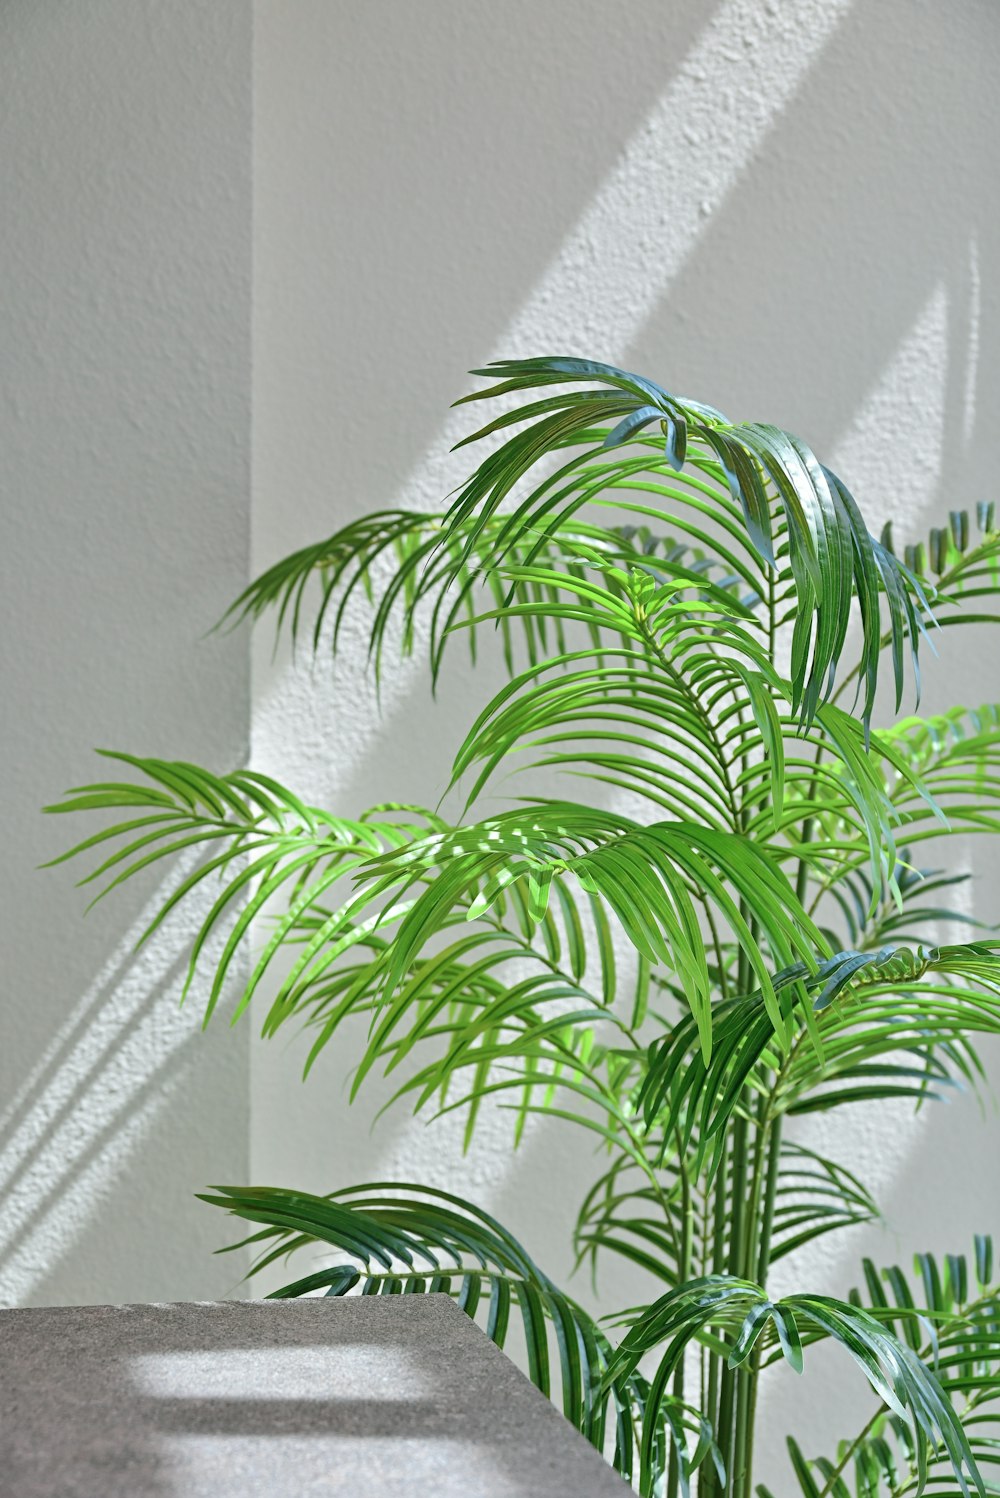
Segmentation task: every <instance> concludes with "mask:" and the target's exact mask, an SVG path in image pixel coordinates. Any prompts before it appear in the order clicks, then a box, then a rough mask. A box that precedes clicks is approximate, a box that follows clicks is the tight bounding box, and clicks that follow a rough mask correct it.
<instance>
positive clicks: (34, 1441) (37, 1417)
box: [0, 1295, 628, 1498]
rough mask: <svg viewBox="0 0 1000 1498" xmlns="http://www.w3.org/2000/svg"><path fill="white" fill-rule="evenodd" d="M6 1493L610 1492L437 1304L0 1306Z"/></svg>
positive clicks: (564, 1434)
mask: <svg viewBox="0 0 1000 1498" xmlns="http://www.w3.org/2000/svg"><path fill="white" fill-rule="evenodd" d="M0 1486H2V1489H3V1493H4V1495H5V1498H230V1495H232V1498H237V1495H238V1498H279V1495H280V1498H284V1495H288V1498H313V1495H316V1498H318V1495H323V1498H334V1495H336V1498H369V1495H370V1498H375V1495H378V1498H384V1495H385V1494H386V1493H387V1492H399V1493H405V1494H407V1495H408V1498H425V1495H426V1498H528V1495H531V1498H622V1495H624V1494H626V1493H627V1492H628V1489H627V1488H626V1487H625V1485H624V1484H623V1483H622V1482H621V1480H620V1478H619V1477H618V1476H617V1475H616V1474H615V1473H614V1472H613V1471H612V1470H611V1468H610V1467H608V1466H606V1464H605V1463H604V1462H603V1461H602V1459H601V1457H600V1456H599V1455H598V1454H597V1452H596V1451H594V1450H593V1449H592V1448H591V1447H590V1446H589V1445H588V1444H587V1442H586V1441H584V1440H583V1438H582V1437H581V1436H580V1435H578V1434H577V1432H576V1431H575V1430H573V1429H572V1428H571V1427H570V1425H569V1424H568V1423H567V1422H566V1421H565V1420H563V1418H562V1416H561V1415H560V1414H559V1413H558V1412H557V1411H556V1410H555V1408H554V1407H553V1406H552V1405H551V1404H550V1403H549V1401H548V1400H547V1399H545V1398H544V1396H543V1395H541V1394H540V1393H539V1392H538V1390H537V1389H535V1388H534V1387H533V1386H532V1385H531V1384H530V1383H529V1382H528V1380H527V1379H526V1378H524V1376H523V1375H522V1374H521V1373H520V1372H519V1371H518V1370H517V1369H516V1368H515V1367H514V1365H513V1363H511V1362H510V1360H509V1359H508V1358H506V1357H505V1356H504V1354H503V1353H501V1352H500V1351H499V1350H498V1349H497V1348H496V1347H494V1346H493V1344H492V1343H491V1342H490V1341H489V1340H488V1339H487V1338H486V1337H485V1336H484V1335H483V1333H482V1332H481V1331H480V1330H479V1329H478V1327H476V1326H475V1325H474V1324H473V1323H472V1322H471V1321H470V1320H469V1318H468V1317H467V1316H465V1315H464V1314H463V1313H462V1312H461V1311H459V1310H458V1308H457V1307H456V1306H455V1304H454V1303H453V1302H452V1301H451V1300H450V1299H449V1298H448V1297H447V1296H445V1295H433V1296H416V1295H415V1296H407V1297H405V1298H400V1299H395V1298H393V1299H389V1298H385V1299H377V1298H374V1297H372V1298H359V1297H355V1298H348V1299H345V1300H332V1299H331V1300H326V1299H323V1300H315V1299H310V1300H297V1301H220V1302H205V1303H194V1304H182V1305H137V1306H65V1307H62V1306H60V1307H55V1308H52V1309H39V1310H35V1309H31V1310H4V1311H0Z"/></svg>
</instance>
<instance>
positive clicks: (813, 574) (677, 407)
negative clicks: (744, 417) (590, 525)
mask: <svg viewBox="0 0 1000 1498" xmlns="http://www.w3.org/2000/svg"><path fill="white" fill-rule="evenodd" d="M473 373H474V374H476V375H485V376H487V377H491V378H494V379H496V380H498V382H499V383H497V384H495V385H493V386H491V387H489V388H488V389H486V390H480V391H476V392H474V393H473V394H472V395H468V396H465V397H463V401H470V400H484V399H489V398H491V397H494V396H502V397H510V396H516V395H520V394H522V393H524V392H526V391H529V390H533V389H537V388H539V387H543V386H558V385H562V386H566V385H578V384H581V383H582V384H587V385H597V386H598V387H599V388H598V389H596V390H594V389H588V390H584V391H580V390H576V389H573V390H565V389H564V390H563V391H562V392H561V393H560V394H559V395H555V396H551V397H548V398H546V399H544V400H542V401H532V402H529V403H528V404H527V405H525V406H521V407H520V408H516V409H515V410H513V411H511V410H507V411H505V412H504V413H503V414H502V415H500V416H499V417H496V418H495V419H494V420H493V421H492V422H489V423H487V425H486V426H484V427H482V428H481V429H480V430H479V431H478V432H476V433H474V434H473V435H472V436H471V437H468V438H466V439H465V441H466V442H474V441H477V440H479V439H481V438H485V437H488V436H492V435H493V434H494V433H496V432H499V431H501V430H503V429H504V428H506V427H508V426H511V425H513V424H514V423H519V422H524V421H528V422H529V423H530V424H529V425H528V426H527V427H526V428H525V429H524V430H523V431H520V432H518V433H517V434H516V435H514V436H512V437H508V438H507V439H506V440H505V441H504V443H503V445H502V446H501V447H500V448H499V449H497V450H496V451H495V452H493V453H492V454H491V455H490V456H489V457H488V458H486V459H485V460H484V462H483V463H482V464H481V465H480V467H479V469H478V470H477V471H476V473H475V474H474V475H473V476H472V478H471V479H470V480H469V482H468V483H467V484H466V486H465V487H464V489H462V491H461V492H460V494H459V495H458V497H457V499H456V500H455V503H454V504H453V506H452V508H451V509H450V510H449V512H448V515H447V517H446V523H445V528H446V532H448V531H450V530H451V528H452V527H455V526H461V525H465V523H466V522H467V521H469V520H470V519H471V518H472V517H475V524H474V526H473V531H472V537H473V538H474V537H477V536H478V535H480V534H481V529H482V527H483V526H484V525H486V524H487V523H489V522H490V521H491V520H492V519H493V518H494V517H495V516H496V515H497V513H498V511H499V509H500V506H501V505H502V504H503V502H504V501H505V500H506V499H507V497H508V496H509V495H510V494H511V493H512V491H513V490H514V488H515V486H516V485H517V484H518V483H519V481H520V480H521V479H522V478H524V476H525V475H526V474H527V473H528V472H529V471H530V470H531V469H532V468H533V467H534V465H535V464H536V463H537V462H538V460H539V459H540V458H541V457H542V456H544V455H545V454H547V453H550V452H552V451H553V450H559V449H567V448H573V447H579V448H582V449H583V451H582V453H581V452H576V453H574V456H572V457H570V458H569V459H568V460H567V461H565V462H563V463H562V464H561V465H560V466H558V467H557V469H556V471H555V472H554V473H550V474H548V475H547V476H546V477H545V478H543V479H542V481H541V482H540V483H539V484H537V485H536V487H535V488H534V489H533V490H532V491H531V493H530V494H529V495H528V496H527V497H526V498H524V499H522V500H521V501H520V503H519V504H518V505H517V507H516V508H515V509H514V510H513V512H512V513H511V514H509V515H508V516H507V518H506V520H505V523H504V525H503V526H502V528H501V529H500V531H499V534H498V535H497V538H496V559H497V561H500V560H502V559H503V558H504V557H505V556H506V554H507V551H508V549H509V548H510V547H511V546H512V545H514V544H515V543H516V542H518V540H520V539H521V538H523V536H524V534H525V531H526V529H527V528H529V527H530V528H531V529H532V530H534V531H536V532H541V534H542V535H548V534H551V533H552V532H554V531H555V530H556V529H558V527H559V526H560V525H561V524H562V523H563V522H564V520H565V519H566V518H567V517H568V516H570V515H572V514H575V513H576V511H577V510H578V509H579V508H580V507H581V506H582V505H584V504H585V503H586V502H587V500H588V499H589V498H591V497H592V494H593V493H594V492H595V490H596V488H597V481H596V480H595V478H594V476H593V467H594V465H593V460H594V458H595V457H596V456H597V455H598V454H599V453H601V452H602V451H606V450H607V449H609V448H611V449H613V448H617V447H620V446H622V445H623V444H625V443H634V442H636V441H643V440H646V441H647V445H651V444H649V442H648V439H642V438H640V436H639V434H640V433H642V432H643V431H645V430H647V429H648V428H650V427H652V426H655V427H657V428H658V430H659V432H660V433H661V434H662V435H661V438H660V441H661V443H665V454H664V460H663V461H660V460H659V459H653V458H652V457H647V458H644V459H643V465H644V467H645V468H648V469H650V470H652V472H654V473H655V472H657V471H663V472H666V473H670V472H671V470H672V471H674V472H681V471H683V469H684V466H685V463H689V464H691V465H692V466H693V467H694V468H695V469H696V470H697V472H698V474H699V476H704V477H706V478H708V479H709V481H710V484H711V483H712V482H714V483H715V484H717V485H719V486H721V487H720V488H718V489H716V490H715V492H714V494H712V500H713V503H714V505H715V508H716V511H717V515H718V517H722V516H726V517H727V518H728V519H729V520H730V521H732V520H733V518H734V517H735V518H738V519H740V520H741V521H742V524H743V525H744V527H745V530H746V535H747V537H748V538H749V541H750V544H751V547H752V549H753V551H754V553H755V554H756V556H757V558H758V559H759V560H761V561H763V562H764V563H766V564H769V565H772V566H774V565H776V562H777V556H776V536H777V531H778V525H777V521H776V518H775V512H776V513H777V515H780V524H781V527H782V529H783V532H784V535H785V537H786V540H787V548H788V566H789V568H790V571H791V575H792V578H793V580H794V584H795V589H796V597H797V608H796V620H795V632H794V641H793V646H792V673H791V674H792V684H793V697H794V704H795V707H796V709H799V708H801V711H802V714H803V717H804V718H805V720H806V721H808V720H809V719H810V718H811V717H812V714H813V713H814V711H815V709H816V707H817V705H818V704H819V703H820V702H821V701H824V700H825V699H826V697H827V696H828V695H829V692H830V690H831V689H832V685H833V677H834V674H835V672H836V668H837V664H838V661H839V659H840V654H841V651H842V649H843V646H844V642H845V639H846V636H847V629H848V624H849V619H850V611H851V603H852V598H853V597H855V596H856V597H857V598H858V601H859V606H860V615H861V621H862V632H863V646H862V661H861V674H862V676H863V678H864V680H865V683H866V694H865V708H864V711H865V716H866V718H867V717H868V716H869V715H870V713H871V709H872V706H873V704H874V694H875V687H876V681H877V676H878V665H879V654H880V637H881V618H880V601H879V600H880V594H881V595H884V597H885V600H886V603H887V608H888V618H889V631H890V636H891V640H892V660H893V673H894V676H895V681H896V695H897V700H900V699H901V694H902V688H903V649H904V643H905V642H906V641H907V640H908V641H909V643H910V647H911V649H912V650H913V651H914V652H915V651H916V645H917V635H918V633H919V629H920V619H919V608H920V607H921V606H922V600H921V596H920V595H921V590H920V586H919V584H918V583H917V582H916V580H915V579H914V578H913V576H912V574H910V573H909V571H908V570H907V569H906V568H905V567H904V566H903V565H902V564H901V563H899V562H898V561H897V559H896V558H895V557H894V556H893V555H892V554H891V553H890V552H888V551H887V550H886V549H885V548H884V547H883V546H882V545H881V544H880V543H879V542H877V541H876V540H875V539H874V537H872V536H871V535H870V534H869V532H868V530H867V528H866V527H865V525H864V522H863V520H862V518H861V514H860V512H859V510H858V507H857V505H856V503H855V501H854V499H853V497H852V495H851V494H850V492H849V491H848V489H847V488H846V486H845V485H844V484H843V482H842V481H841V480H840V479H839V478H837V476H836V475H835V474H833V473H832V472H831V471H830V470H829V469H827V468H825V467H823V465H822V464H821V463H820V462H819V461H818V460H817V458H816V457H815V456H814V454H813V453H812V452H811V451H810V449H809V448H808V447H807V446H806V445H805V444H804V443H803V442H801V441H800V440H799V439H797V438H795V437H792V436H790V435H789V434H788V433H787V432H782V431H780V430H779V429H778V428H777V427H773V426H766V425H760V424H754V423H739V424H733V423H731V422H729V421H727V420H726V418H725V417H724V416H723V415H722V414H721V412H719V411H716V410H714V409H713V408H711V407H708V406H705V405H702V404H701V403H699V402H695V401H689V400H682V399H680V398H678V397H675V396H673V395H671V394H669V393H668V392H667V391H666V390H664V389H663V388H662V387H661V386H659V385H656V384H654V383H653V382H652V381H650V380H646V379H642V378H640V377H639V376H636V375H631V374H627V373H625V372H624V371H623V370H620V369H615V368H614V367H612V366H610V365H606V364H598V363H595V362H593V361H592V360H586V359H570V358H562V357H559V358H538V359H524V360H499V361H497V362H495V363H494V364H492V365H490V366H489V368H488V369H485V370H474V371H473ZM459 404H462V402H459ZM661 451H663V448H662V447H661ZM584 464H589V465H590V466H589V470H588V472H587V478H586V482H585V483H581V482H580V474H579V473H578V470H580V469H581V468H583V466H584ZM621 476H622V475H621V474H620V472H619V471H618V469H617V468H616V467H615V465H614V464H610V465H606V468H605V472H604V474H603V478H604V480H605V484H606V485H607V484H610V483H611V482H612V481H613V480H615V479H618V478H620V477H621ZM710 493H711V490H710ZM466 544H467V546H469V545H471V544H472V543H471V540H470V542H467V543H466ZM913 596H916V597H917V599H918V604H917V605H915V604H914V602H913Z"/></svg>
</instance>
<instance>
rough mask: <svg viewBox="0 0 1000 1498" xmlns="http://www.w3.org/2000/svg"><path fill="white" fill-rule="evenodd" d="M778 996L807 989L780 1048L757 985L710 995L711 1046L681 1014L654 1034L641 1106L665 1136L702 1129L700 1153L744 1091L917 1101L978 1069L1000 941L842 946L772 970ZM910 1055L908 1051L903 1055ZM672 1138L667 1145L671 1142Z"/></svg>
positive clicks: (804, 1102)
mask: <svg viewBox="0 0 1000 1498" xmlns="http://www.w3.org/2000/svg"><path fill="white" fill-rule="evenodd" d="M772 986H773V989H774V991H775V993H776V994H777V995H778V996H779V999H780V998H781V997H783V996H784V995H786V994H788V993H790V992H792V991H795V992H796V993H799V992H801V991H803V990H804V991H805V993H806V994H807V995H808V1008H806V1007H805V1006H804V1005H803V1004H802V1003H801V1002H799V1003H798V1006H797V1008H796V1009H795V1010H794V1011H793V1015H794V1017H795V1018H796V1019H797V1031H796V1035H795V1038H794V1040H793V1041H792V1042H791V1044H790V1046H788V1047H787V1050H786V1051H785V1054H782V1053H781V1048H780V1046H779V1043H778V1040H777V1037H776V1035H775V1031H774V1029H773V1026H772V1022H771V1017H770V1015H769V1013H768V1010H767V1007H766V1005H765V1003H764V999H763V995H762V994H761V993H759V992H758V993H752V994H748V995H746V996H745V997H737V998H734V999H729V1000H724V1001H721V1002H719V1003H718V1004H716V1005H715V1007H714V1010H713V1015H712V1032H713V1035H714V1037H715V1042H714V1046H713V1049H712V1053H711V1056H710V1057H708V1058H706V1057H705V1056H704V1054H703V1053H701V1050H700V1047H699V1044H698V1034H697V1030H696V1028H695V1025H694V1022H693V1019H691V1018H685V1019H682V1020H681V1021H680V1022H679V1023H678V1024H676V1025H675V1026H674V1027H673V1028H672V1029H671V1030H670V1032H669V1034H667V1035H666V1036H664V1037H663V1038H662V1039H661V1040H658V1041H656V1042H654V1043H653V1045H652V1046H651V1047H650V1052H649V1063H648V1068H647V1070H646V1074H645V1077H644V1078H643V1081H642V1085H641V1088H640V1090H639V1095H638V1102H637V1105H638V1107H639V1108H640V1109H641V1111H642V1113H643V1116H644V1118H645V1120H646V1124H647V1128H650V1129H652V1128H653V1127H654V1126H655V1127H657V1128H659V1129H661V1130H662V1136H663V1139H664V1141H668V1140H669V1139H670V1138H672V1137H673V1134H674V1131H675V1130H678V1129H679V1130H680V1132H681V1135H682V1137H683V1138H684V1139H686V1140H687V1139H690V1138H691V1136H692V1134H693V1133H694V1131H695V1130H697V1134H698V1138H699V1158H700V1160H701V1161H702V1162H704V1161H705V1160H706V1159H709V1158H712V1157H711V1155H710V1154H709V1153H708V1152H709V1150H710V1147H711V1146H712V1145H713V1141H718V1140H720V1139H721V1138H722V1136H723V1132H724V1130H725V1128H726V1126H727V1125H728V1123H729V1121H730V1119H731V1118H732V1116H733V1113H734V1111H735V1110H736V1109H737V1108H738V1107H740V1106H742V1105H743V1103H744V1099H745V1093H746V1090H747V1089H748V1088H749V1089H751V1090H752V1092H753V1093H754V1094H756V1095H758V1096H760V1097H762V1098H763V1099H764V1103H765V1112H764V1116H765V1118H766V1119H768V1120H773V1119H776V1118H778V1117H780V1116H782V1115H783V1114H785V1113H802V1112H807V1111H812V1110H815V1109H827V1108H830V1107H832V1106H835V1105H839V1104H842V1103H845V1102H861V1101H866V1100H869V1099H871V1098H873V1097H900V1096H901V1097H908V1098H912V1099H914V1100H915V1101H920V1100H922V1099H926V1098H928V1097H934V1096H935V1095H936V1094H937V1089H938V1088H940V1087H942V1086H944V1087H947V1086H949V1085H952V1076H953V1073H954V1072H957V1073H958V1074H959V1075H960V1076H961V1077H962V1078H964V1079H966V1080H969V1081H972V1080H974V1079H975V1078H976V1076H977V1075H978V1074H979V1072H980V1071H981V1068H980V1065H979V1062H978V1058H977V1056H976V1053H975V1050H974V1048H973V1047H972V1045H971V1043H970V1040H969V1037H970V1035H981V1034H996V1033H1000V943H998V942H996V941H984V942H970V943H965V944H959V945H955V946H942V947H933V948H920V947H918V948H916V949H915V950H914V949H911V948H907V947H885V948H882V949H881V950H879V951H877V952H874V953H873V952H852V951H843V952H838V953H837V954H836V955H835V956H833V957H830V958H826V959H824V960H823V961H822V962H820V963H819V965H818V967H817V969H816V970H815V971H814V972H812V973H810V972H807V971H806V970H805V969H804V968H802V967H801V966H793V967H791V968H789V969H786V970H785V971H783V972H781V973H778V974H776V975H775V977H774V979H773V980H772ZM903 1053H908V1054H906V1056H905V1059H901V1057H902V1056H903ZM665 1147H666V1145H665Z"/></svg>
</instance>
